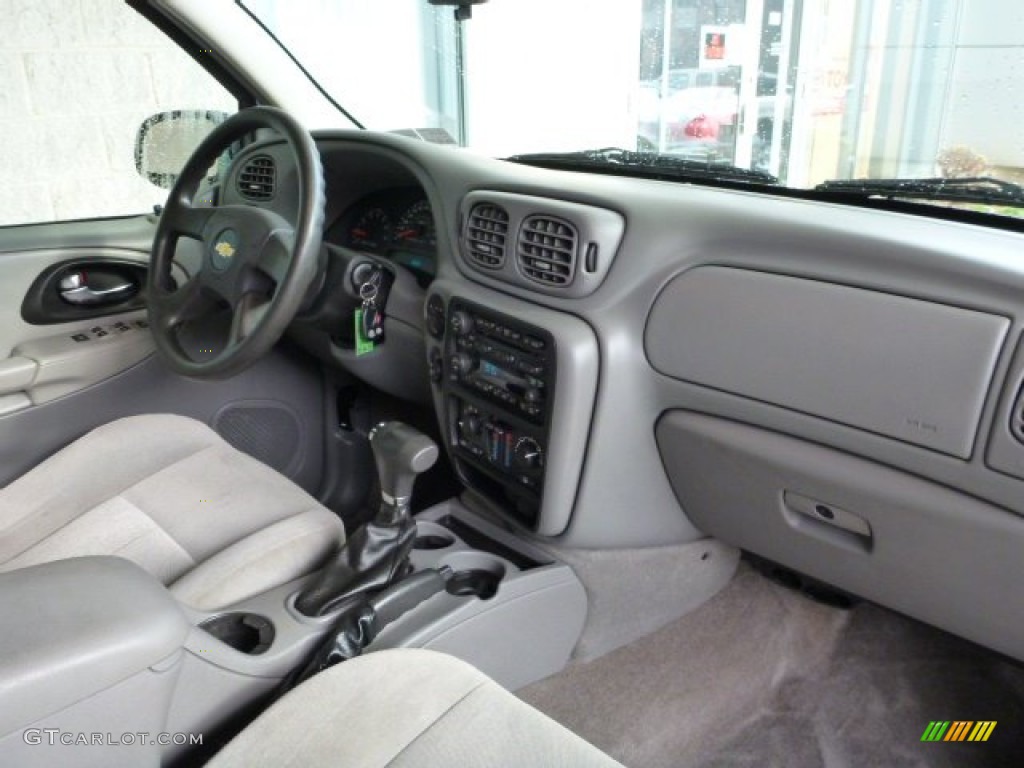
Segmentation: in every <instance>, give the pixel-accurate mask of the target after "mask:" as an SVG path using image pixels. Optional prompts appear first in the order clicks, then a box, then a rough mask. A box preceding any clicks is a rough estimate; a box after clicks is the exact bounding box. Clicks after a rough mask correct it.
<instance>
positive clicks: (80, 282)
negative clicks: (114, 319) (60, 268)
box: [60, 272, 137, 306]
mask: <svg viewBox="0 0 1024 768" xmlns="http://www.w3.org/2000/svg"><path fill="white" fill-rule="evenodd" d="M136 291H137V288H136V286H135V283H132V282H130V281H127V280H122V281H120V282H117V283H114V284H113V285H107V286H105V287H103V288H93V287H92V286H90V285H89V284H88V283H87V282H86V278H85V273H84V272H72V273H71V274H70V275H66V276H65V277H63V278H61V281H60V297H61V298H62V299H64V301H66V302H68V303H69V304H77V305H79V306H96V305H99V304H116V303H118V302H121V301H125V300H126V299H129V298H131V297H132V296H134V295H135V293H136Z"/></svg>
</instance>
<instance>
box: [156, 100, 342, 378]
mask: <svg viewBox="0 0 1024 768" xmlns="http://www.w3.org/2000/svg"><path fill="white" fill-rule="evenodd" d="M264 129H270V130H271V131H273V132H275V133H276V134H277V135H278V136H279V137H281V138H282V139H284V141H285V143H286V145H287V147H288V149H290V150H291V156H292V159H293V160H294V171H295V172H294V174H292V173H289V174H288V181H287V186H288V187H289V189H288V190H287V194H284V195H283V196H282V197H281V198H280V199H281V200H283V201H288V200H292V199H295V200H297V201H298V205H297V207H296V208H295V213H294V218H291V216H289V217H288V218H285V217H283V216H282V215H281V214H282V211H281V210H280V209H281V207H282V206H281V205H280V204H275V203H274V201H268V202H266V203H264V204H261V205H255V204H247V203H245V201H242V200H238V201H232V200H231V192H230V189H229V187H228V186H225V187H224V188H225V189H227V190H228V191H227V192H225V196H226V197H227V198H228V199H227V200H226V203H227V204H225V205H216V206H212V207H198V206H194V205H193V204H192V201H193V200H194V199H196V193H197V191H198V189H199V187H200V185H201V184H202V183H203V180H204V179H205V178H206V175H207V172H208V171H209V169H210V166H211V165H213V164H214V163H215V162H216V161H217V159H218V157H220V155H221V154H222V153H223V152H224V150H225V149H226V148H228V147H229V146H231V145H232V144H233V143H234V142H236V141H239V140H240V139H243V138H245V137H247V136H251V135H253V134H254V133H257V132H260V131H262V130H264ZM259 151H266V150H259ZM274 151H278V150H274ZM247 152H248V150H243V152H242V154H241V155H240V156H239V158H238V160H239V162H244V158H245V157H247ZM282 159H283V155H282ZM281 178H282V179H284V178H285V177H284V176H282V177H281ZM281 183H282V191H284V185H285V184H286V182H284V181H282V182H281ZM292 195H294V197H292ZM324 203H325V194H324V182H323V167H322V164H321V161H320V153H319V151H318V150H317V147H316V144H315V142H314V141H313V138H312V136H310V134H309V132H308V131H307V130H305V129H304V128H303V127H302V126H301V125H299V123H297V122H296V121H295V119H294V118H292V117H290V116H289V115H288V114H287V113H286V112H283V111H281V110H280V109H275V108H273V107H253V108H250V109H243V110H242V111H240V112H238V113H237V114H235V115H234V116H232V117H231V118H229V119H228V120H226V121H225V122H223V123H221V124H220V125H219V126H217V127H216V128H214V130H213V131H212V132H211V133H210V134H209V135H208V136H207V137H206V138H205V139H204V140H203V142H202V143H201V144H200V145H199V147H198V149H196V151H195V153H194V154H193V155H192V157H191V158H190V159H189V161H188V162H187V163H186V164H185V167H184V168H183V169H182V170H181V172H180V173H179V174H178V180H177V182H175V186H174V188H173V189H172V190H171V192H170V194H169V195H168V197H167V204H166V206H165V207H164V212H163V215H162V216H161V217H160V222H159V223H158V225H157V230H156V235H155V237H154V239H153V251H152V256H151V259H150V269H149V277H148V278H147V295H148V296H149V302H148V306H149V313H150V324H151V327H152V329H153V338H154V341H155V343H156V348H157V352H158V353H159V354H160V356H161V357H162V358H163V359H164V361H165V362H166V363H167V365H168V366H169V367H170V368H171V369H172V370H173V371H175V372H176V373H180V374H183V375H185V376H192V377H198V378H219V377H224V376H231V375H233V374H235V373H238V372H239V371H241V370H244V369H245V368H247V367H248V366H250V365H252V364H253V363H254V362H256V361H257V360H258V359H259V358H260V357H262V356H263V355H264V354H266V352H267V351H268V350H270V348H271V347H272V346H273V345H274V344H275V343H276V342H277V340H278V339H279V338H280V337H281V334H282V333H284V331H285V329H286V328H287V326H288V323H289V322H290V321H291V319H292V318H293V317H294V316H295V314H296V312H298V311H299V308H300V307H301V306H302V302H303V301H304V300H305V298H306V296H307V294H308V292H309V288H310V286H311V285H313V283H314V281H315V279H316V277H317V273H318V271H319V270H320V268H321V264H320V243H321V238H322V236H323V224H324ZM284 207H285V208H288V209H290V208H291V205H285V206H284ZM180 238H190V239H193V240H196V241H198V242H199V243H200V245H201V250H200V259H201V260H200V262H199V266H198V268H197V269H196V270H195V271H194V272H193V274H192V278H191V280H190V281H189V282H188V283H187V284H185V285H183V286H181V288H179V289H178V290H177V291H173V292H170V291H168V290H167V289H168V288H169V287H170V283H171V279H170V278H171V275H172V274H173V272H174V269H175V263H174V261H175V256H176V255H177V254H178V252H177V251H176V246H177V243H178V240H179V239H180ZM225 302H226V303H227V305H228V307H230V312H231V327H230V329H229V331H228V340H227V345H226V347H225V349H224V350H223V352H222V353H221V354H219V355H217V356H215V357H212V358H205V359H201V360H197V359H195V358H194V357H193V356H192V355H190V354H189V353H188V351H187V350H186V349H185V348H184V347H183V346H182V341H181V338H180V337H179V334H178V333H177V332H176V329H177V328H178V327H179V326H180V325H181V324H182V323H185V322H188V321H189V320H200V319H205V318H207V317H208V316H209V317H210V319H211V320H213V319H214V315H215V313H217V312H219V311H220V310H222V309H223V307H224V303H225Z"/></svg>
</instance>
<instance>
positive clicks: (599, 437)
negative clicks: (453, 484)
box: [225, 131, 1024, 658]
mask: <svg viewBox="0 0 1024 768" xmlns="http://www.w3.org/2000/svg"><path fill="white" fill-rule="evenodd" d="M316 139H317V142H318V146H319V148H320V152H321V156H322V159H323V164H324V169H325V179H326V186H327V191H328V210H327V218H326V221H327V222H328V224H327V226H326V228H325V237H324V240H325V260H326V268H325V276H324V279H323V281H322V284H321V285H320V287H319V291H318V293H317V295H316V296H315V297H314V298H313V299H312V300H311V303H310V306H309V307H308V308H307V309H306V310H305V311H304V312H303V313H300V315H299V316H298V317H297V318H296V320H295V321H294V322H293V324H292V327H291V330H290V332H289V334H290V336H291V337H292V338H293V339H294V340H295V341H297V342H298V343H299V344H300V345H301V346H303V347H304V348H305V349H306V350H308V351H309V352H311V353H312V354H314V355H315V356H317V357H318V358H319V359H321V360H322V361H324V362H325V363H327V364H328V365H331V366H336V367H340V368H343V369H344V370H346V371H347V372H348V373H350V374H351V375H354V376H356V377H358V378H360V379H362V380H363V381H365V382H368V383H369V384H371V385H373V386H374V387H377V388H379V389H381V390H384V391H386V392H389V393H391V394H393V395H396V396H399V397H404V398H407V399H410V400H417V401H419V402H421V403H425V404H429V405H430V406H432V407H433V409H434V411H435V413H436V417H437V420H438V424H439V426H440V429H441V434H442V437H443V439H444V442H445V448H446V450H447V453H448V455H449V457H450V458H451V459H452V463H453V465H454V466H455V468H456V470H457V472H458V474H459V477H460V479H461V481H462V482H463V484H464V485H465V486H466V487H467V488H469V489H471V490H472V491H473V492H475V494H477V495H478V496H479V497H480V498H483V499H486V500H487V502H488V503H489V504H490V505H491V507H492V509H493V510H494V511H495V513H496V514H497V515H499V516H501V517H502V518H503V519H504V520H505V521H506V522H507V524H508V525H510V526H512V527H515V528H518V529H520V530H523V531H524V532H527V533H528V534H529V535H533V536H539V537H541V538H542V539H547V540H550V541H553V542H558V543H560V544H562V545H564V546H569V547H575V548H580V549H589V548H605V547H616V548H630V547H653V546H659V545H665V544H673V543H682V542H691V541H699V540H701V538H702V537H706V536H713V537H716V538H719V539H720V540H722V541H724V542H725V543H727V544H730V545H733V546H735V547H739V548H741V549H744V550H747V551H749V552H751V553H754V554H756V555H758V556H761V557H763V558H767V559H769V560H772V561H774V562H778V563H781V564H783V565H785V566H787V567H790V568H793V569H795V570H798V571H799V572H801V573H805V574H808V575H810V576H812V577H814V578H817V579H819V580H821V581H824V582H826V583H829V584H832V585H834V586H837V587H839V588H841V589H845V590H847V591H849V592H852V593H854V594H857V595H861V596H863V597H867V598H869V599H872V600H876V601H877V602H880V603H882V604H884V605H888V606H890V607H894V608H896V609H897V610H900V611H903V612H905V613H907V614H909V615H912V616H915V617H917V618H920V619H923V620H925V621H928V622H931V623H933V624H935V625H937V626H940V627H943V628H946V629H949V630H951V631H953V632H956V633H958V634H961V635H963V636H965V637H968V638H970V639H973V640H976V641H977V642H980V643H983V644H985V645H988V646H990V647H993V648H996V649H997V650H1001V651H1003V652H1004V653H1008V654H1010V655H1013V656H1015V657H1017V658H1024V620H1021V621H1014V622H1011V624H1012V627H1010V628H1009V630H1008V629H1007V627H1006V626H1005V622H1003V621H1002V620H1001V619H1000V618H999V616H1000V615H1002V612H1001V611H993V610H987V609H985V607H984V606H985V605H986V599H987V598H986V597H985V596H986V595H990V594H1001V593H1004V592H1009V591H1012V589H1013V588H1014V586H1015V585H1016V584H1017V583H1019V581H1020V580H1021V579H1022V578H1024V565H1022V564H1021V562H1022V561H1021V560H1020V558H1019V557H1018V556H1017V552H1019V551H1020V550H1019V547H1020V546H1024V521H1022V520H1021V516H1022V515H1024V505H1022V504H1021V501H1020V500H1021V499H1022V498H1024V437H1022V435H1024V430H1022V428H1021V426H1020V424H1021V423H1022V422H1021V421H1020V416H1019V414H1020V412H1021V411H1022V408H1024V406H1022V403H1024V398H1022V397H1021V395H1020V392H1021V388H1022V384H1024V352H1020V351H1018V340H1019V339H1020V336H1021V332H1022V329H1024V300H1022V299H1021V298H1020V297H1021V296H1024V267H1022V266H1021V264H1020V261H1019V257H1018V254H1019V247H1020V235H1019V234H1018V233H1016V232H1012V231H1006V230H1000V229H996V228H990V227H983V226H976V225H970V224H967V223H964V222H958V221H948V220H942V219H941V218H938V217H937V216H936V214H935V211H934V210H931V211H923V210H922V214H921V215H911V214H908V213H906V212H896V211H886V210H870V209H867V208H857V207H853V206H848V205H838V204H834V203H826V202H821V201H812V200H808V199H795V198H793V197H786V196H784V195H774V194H767V193H764V192H753V191H749V192H748V191H743V190H728V189H715V188H711V187H706V186H700V185H691V184H682V183H666V182H663V181H653V180H642V179H629V178H622V177H612V176H603V175H598V174H592V173H572V172H566V171H551V170H541V169H538V168H532V167H528V166H524V165H519V164H515V163H509V162H504V161H500V160H494V159H490V158H485V157H480V156H477V155H474V154H472V153H469V152H465V151H463V150H459V149H457V148H453V147H441V146H436V145H430V144H427V143H424V142H419V141H416V140H412V139H407V138H404V137H399V136H393V135H388V134H379V133H373V132H369V131H343V132H330V133H321V134H318V135H317V136H316ZM260 154H263V155H271V156H273V157H274V158H275V161H276V162H277V164H278V169H279V173H278V179H279V182H280V183H279V187H278V190H277V191H276V193H275V194H276V197H275V198H274V199H273V200H272V201H270V203H269V204H272V205H274V206H275V207H276V208H277V210H278V211H279V212H281V213H282V215H288V214H289V213H290V209H291V208H292V207H293V206H294V200H292V199H291V197H290V195H289V193H288V183H289V179H290V178H292V177H293V172H292V171H291V170H290V169H289V162H290V161H289V158H288V155H287V152H286V150H285V148H284V146H283V145H281V144H275V143H273V142H268V143H260V144H256V145H253V146H251V147H249V148H247V149H246V151H245V152H244V153H243V154H242V155H241V156H239V157H238V158H237V159H236V161H235V164H234V166H233V169H232V171H231V174H229V177H228V178H227V182H226V185H225V200H226V201H228V202H238V196H239V195H240V193H238V192H237V189H236V188H237V184H236V181H237V178H238V176H239V174H240V173H241V172H242V171H243V170H244V168H245V167H246V163H247V162H249V161H250V160H252V158H254V157H255V156H257V155H260ZM261 204H267V203H261ZM928 214H930V215H928ZM367 261H369V262H372V263H375V264H378V265H382V266H383V267H384V268H385V269H387V270H388V271H389V273H390V274H391V275H392V276H393V278H394V279H393V284H392V285H391V290H390V295H389V296H388V299H387V306H386V308H385V313H386V316H387V320H386V333H385V339H384V342H383V343H382V344H380V345H378V346H377V347H376V348H375V349H374V350H373V351H372V352H370V353H368V354H365V353H364V354H358V353H357V351H356V349H355V348H354V342H353V339H352V313H353V312H354V311H355V310H356V309H357V308H358V306H359V303H360V298H359V285H358V280H354V274H355V273H357V271H358V270H357V269H356V268H357V267H358V266H359V264H360V263H362V262H367ZM858 478H860V479H861V480H863V482H861V480H858ZM967 573H981V574H983V575H984V578H981V579H973V580H964V579H963V578H962V576H963V575H964V574H967ZM943 590H949V591H948V593H947V594H949V595H951V596H952V597H951V599H948V600H943V601H939V602H936V601H934V600H931V599H929V598H928V595H934V594H939V593H941V592H942V591H943Z"/></svg>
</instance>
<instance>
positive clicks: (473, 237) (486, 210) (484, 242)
mask: <svg viewBox="0 0 1024 768" xmlns="http://www.w3.org/2000/svg"><path fill="white" fill-rule="evenodd" d="M507 237H508V213H506V212H505V209H504V208H502V207H501V206H498V205H493V204H491V203H478V204H477V205H474V206H473V210H472V211H470V213H469V221H468V222H467V224H466V250H467V254H466V256H467V258H469V260H470V261H472V262H473V263H475V264H477V265H478V266H481V267H485V268H486V269H501V268H502V266H504V264H505V240H506V239H507Z"/></svg>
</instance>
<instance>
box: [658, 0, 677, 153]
mask: <svg viewBox="0 0 1024 768" xmlns="http://www.w3.org/2000/svg"><path fill="white" fill-rule="evenodd" d="M663 2H664V7H663V14H662V21H661V91H660V94H659V98H658V151H659V152H664V151H665V147H666V146H667V145H668V123H666V122H665V100H666V99H667V98H668V85H669V82H668V71H669V69H670V68H671V66H672V47H671V46H672V2H673V0H663Z"/></svg>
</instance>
